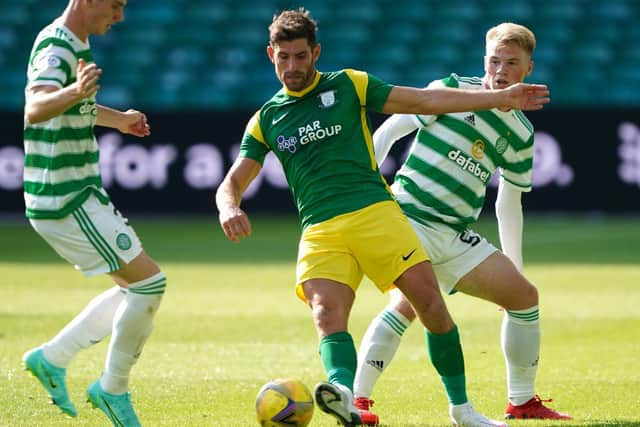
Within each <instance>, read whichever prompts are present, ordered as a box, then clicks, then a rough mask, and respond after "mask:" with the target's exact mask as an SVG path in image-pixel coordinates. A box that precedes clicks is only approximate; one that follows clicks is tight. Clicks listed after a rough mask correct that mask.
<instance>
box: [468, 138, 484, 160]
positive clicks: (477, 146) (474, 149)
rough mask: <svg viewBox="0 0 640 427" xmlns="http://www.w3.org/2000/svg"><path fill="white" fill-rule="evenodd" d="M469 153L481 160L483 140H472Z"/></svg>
mask: <svg viewBox="0 0 640 427" xmlns="http://www.w3.org/2000/svg"><path fill="white" fill-rule="evenodd" d="M471 155H472V156H473V157H474V158H476V159H478V160H481V159H482V158H483V157H484V142H483V141H482V140H480V139H476V140H475V141H473V145H472V146H471Z"/></svg>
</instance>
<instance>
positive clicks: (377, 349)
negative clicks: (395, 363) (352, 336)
mask: <svg viewBox="0 0 640 427" xmlns="http://www.w3.org/2000/svg"><path fill="white" fill-rule="evenodd" d="M410 324H411V322H410V321H409V320H407V318H406V317H404V316H403V315H402V314H400V312H398V311H396V310H393V309H387V310H384V311H383V312H382V313H380V314H379V315H378V316H377V317H376V318H375V319H373V321H372V322H371V324H370V325H369V328H368V329H367V332H365V334H364V337H363V338H362V342H361V343H360V350H359V352H358V370H357V371H356V378H355V381H354V383H353V392H354V395H355V396H356V397H366V398H369V397H371V393H372V391H373V387H374V386H375V384H376V382H377V381H378V378H380V375H382V372H383V371H384V370H385V369H386V368H387V366H389V364H390V363H391V360H392V359H393V356H394V355H395V354H396V351H397V350H398V346H400V341H401V339H402V335H403V334H404V331H405V330H406V329H407V327H409V325H410Z"/></svg>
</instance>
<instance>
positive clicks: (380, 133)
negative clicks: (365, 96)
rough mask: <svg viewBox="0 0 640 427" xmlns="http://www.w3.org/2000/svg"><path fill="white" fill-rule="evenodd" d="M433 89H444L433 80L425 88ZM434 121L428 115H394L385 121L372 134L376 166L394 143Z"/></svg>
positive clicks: (380, 163) (439, 83)
mask: <svg viewBox="0 0 640 427" xmlns="http://www.w3.org/2000/svg"><path fill="white" fill-rule="evenodd" d="M434 87H438V88H442V87H444V86H443V84H442V80H434V81H432V82H431V83H429V85H428V86H427V88H434ZM436 119H437V116H433V115H428V114H420V115H414V114H394V115H392V116H391V117H389V118H388V119H387V120H385V121H384V123H382V125H380V127H379V128H378V129H376V131H375V132H374V134H373V145H374V149H375V154H376V162H377V163H378V165H382V162H383V161H384V159H386V158H387V156H388V155H389V151H390V150H391V147H392V146H393V144H395V143H396V141H398V140H400V139H401V138H404V137H405V136H407V135H409V134H410V133H411V132H413V131H415V130H416V129H418V128H421V127H428V126H429V125H430V124H431V123H433V122H434V121H435V120H436Z"/></svg>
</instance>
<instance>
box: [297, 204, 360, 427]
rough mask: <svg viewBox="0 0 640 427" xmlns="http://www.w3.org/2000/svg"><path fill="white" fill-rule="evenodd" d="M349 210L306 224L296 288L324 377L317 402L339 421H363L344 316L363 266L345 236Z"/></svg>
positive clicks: (352, 351) (299, 253)
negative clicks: (308, 310)
mask: <svg viewBox="0 0 640 427" xmlns="http://www.w3.org/2000/svg"><path fill="white" fill-rule="evenodd" d="M348 222H349V215H346V216H342V217H338V218H334V219H331V220H328V221H325V222H322V223H320V224H314V225H312V226H309V227H307V228H306V229H305V230H304V232H303V234H302V236H301V238H300V244H299V248H298V263H297V268H296V282H297V286H296V293H297V295H298V297H299V298H300V299H301V300H302V301H304V302H306V303H307V304H308V305H309V307H310V308H311V313H312V317H313V321H314V325H315V327H316V331H317V333H318V338H319V340H320V349H319V350H320V357H321V359H322V365H323V367H324V369H325V372H326V374H327V382H322V383H320V384H318V385H317V386H316V388H315V397H316V403H317V404H318V406H319V407H320V409H322V410H323V411H324V412H327V413H329V414H330V415H332V416H334V417H335V418H336V419H338V421H339V422H340V423H342V424H343V425H358V424H360V423H361V420H360V416H359V414H358V411H357V409H356V408H355V407H354V406H353V378H354V375H355V370H356V364H357V356H356V349H355V345H354V343H353V338H352V337H351V334H349V332H348V329H347V328H348V319H349V313H350V312H351V307H352V305H353V301H354V298H355V290H356V289H357V288H358V285H359V284H360V281H361V280H362V271H361V269H360V267H359V266H358V263H357V261H356V260H355V258H354V257H353V256H352V255H351V254H350V251H349V249H348V248H347V247H346V245H345V242H344V240H343V235H344V234H345V233H343V230H344V229H345V227H348Z"/></svg>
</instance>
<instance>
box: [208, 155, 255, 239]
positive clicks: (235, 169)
mask: <svg viewBox="0 0 640 427" xmlns="http://www.w3.org/2000/svg"><path fill="white" fill-rule="evenodd" d="M261 168H262V166H261V164H260V163H258V162H257V161H255V160H253V159H250V158H248V157H238V158H237V159H236V161H235V162H234V163H233V165H232V166H231V169H229V172H227V175H226V176H225V177H224V180H222V183H221V184H220V186H219V187H218V190H217V191H216V206H217V207H218V220H219V221H220V226H221V227H222V230H223V231H224V234H225V235H226V236H227V237H228V238H229V240H231V241H233V242H238V241H239V240H240V239H241V238H243V237H248V236H249V235H250V234H251V223H250V222H249V217H248V216H247V214H246V213H245V212H244V211H243V210H242V209H240V202H241V201H242V195H243V194H244V191H245V190H246V189H247V187H248V186H249V184H251V182H252V181H253V180H254V178H255V177H256V176H257V175H258V173H259V172H260V169H261Z"/></svg>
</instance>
